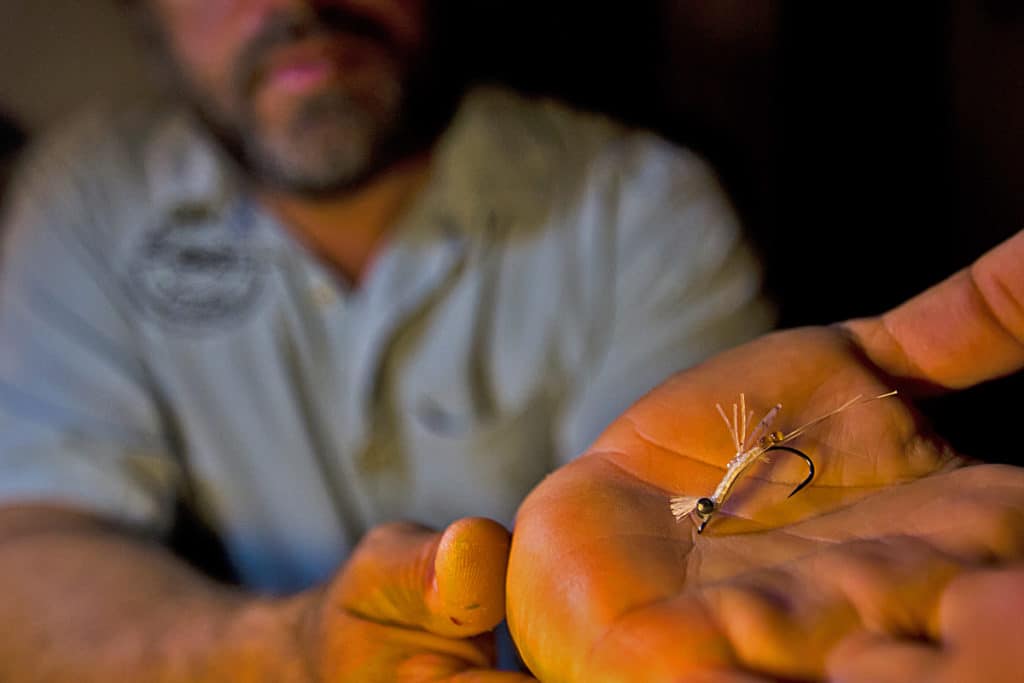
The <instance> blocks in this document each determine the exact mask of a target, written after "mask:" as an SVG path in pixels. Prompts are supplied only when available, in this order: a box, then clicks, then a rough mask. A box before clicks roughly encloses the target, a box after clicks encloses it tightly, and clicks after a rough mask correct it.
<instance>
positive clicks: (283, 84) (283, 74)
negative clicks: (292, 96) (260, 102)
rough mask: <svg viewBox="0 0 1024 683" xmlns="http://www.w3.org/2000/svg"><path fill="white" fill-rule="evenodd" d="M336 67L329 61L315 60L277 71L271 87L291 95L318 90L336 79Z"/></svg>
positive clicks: (270, 80)
mask: <svg viewBox="0 0 1024 683" xmlns="http://www.w3.org/2000/svg"><path fill="white" fill-rule="evenodd" d="M335 71H336V70H335V66H334V64H333V63H332V62H330V61H329V60H315V61H310V62H303V63H301V64H292V65H289V66H283V67H280V68H278V69H275V70H274V71H273V73H271V75H270V78H269V79H268V80H269V83H270V85H272V86H273V87H275V88H278V89H280V90H284V91H286V92H290V93H301V92H305V91H308V90H311V89H313V88H317V87H319V86H321V85H323V84H324V83H327V82H328V81H330V80H331V79H333V78H334V75H335Z"/></svg>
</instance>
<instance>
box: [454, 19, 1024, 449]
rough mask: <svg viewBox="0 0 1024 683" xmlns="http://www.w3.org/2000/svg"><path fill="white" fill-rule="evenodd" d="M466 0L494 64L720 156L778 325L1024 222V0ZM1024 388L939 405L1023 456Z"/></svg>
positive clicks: (990, 242)
mask: <svg viewBox="0 0 1024 683" xmlns="http://www.w3.org/2000/svg"><path fill="white" fill-rule="evenodd" d="M485 4H486V6H481V5H485ZM455 5H457V6H458V11H457V12H456V14H457V15H459V16H460V17H461V22H460V24H459V29H460V30H464V31H465V32H466V33H467V34H472V35H473V36H475V42H474V40H473V39H468V45H469V48H470V52H473V53H474V54H477V55H478V59H477V60H476V61H475V62H474V64H475V67H474V68H475V70H476V71H477V73H478V74H479V75H481V76H485V77H492V78H493V77H497V78H499V79H501V80H504V81H506V82H509V83H513V84H515V85H517V86H519V87H521V88H523V89H527V90H531V91H535V92H540V93H549V94H555V95H557V96H559V97H563V98H567V99H569V100H570V101H573V102H575V103H577V104H579V105H581V106H584V107H588V108H593V109H598V110H602V111H607V112H611V113H613V114H615V115H616V116H619V117H620V118H623V119H626V120H628V121H631V122H634V123H638V124H640V125H645V126H650V127H652V128H654V129H656V130H658V131H660V132H661V133H663V134H665V135H667V136H668V137H670V138H672V139H673V140H676V141H678V142H680V143H682V144H685V145H688V146H690V147H692V148H695V149H696V150H697V151H699V152H700V153H702V154H703V155H704V156H705V157H707V158H708V159H709V160H710V161H711V162H712V165H713V166H715V168H716V169H718V171H719V173H720V174H721V177H722V179H723V182H724V183H725V185H726V187H727V189H728V190H729V192H730V194H731V195H732V197H733V198H734V200H735V201H736V203H737V205H738V206H739V208H740V211H741V214H742V216H743V218H744V221H745V223H746V225H747V226H748V228H749V229H750V231H751V234H752V237H753V238H754V240H755V242H756V243H757V245H758V247H759V248H760V250H761V253H762V255H763V257H764V261H765V267H766V274H767V281H768V287H769V291H770V293H771V294H772V296H773V297H774V299H775V301H776V303H777V305H778V307H779V313H780V323H781V325H782V326H785V327H791V326H797V325H806V324H820V323H830V322H835V321H838V320H843V319H846V318H851V317H855V316H862V315H872V314H876V313H880V312H882V311H883V310H885V309H887V308H889V307H891V306H894V305H896V304H898V303H900V302H901V301H904V300H905V299H907V298H909V297H910V296H913V295H914V294H916V293H918V292H920V291H922V290H923V289H925V288H927V287H928V286H930V285H932V284H935V283H937V282H938V281H940V280H942V279H943V278H945V277H947V276H949V275H951V274H952V273H953V272H954V271H956V270H958V269H960V268H963V267H964V266H966V265H968V264H969V263H971V261H973V260H974V259H975V258H977V257H978V256H979V255H981V254H982V253H984V252H985V251H986V250H988V249H989V248H991V247H992V246H995V245H996V244H998V243H999V242H1001V241H1003V240H1004V239H1006V238H1007V237H1009V236H1011V235H1012V234H1014V233H1015V232H1016V231H1017V230H1019V229H1020V228H1022V227H1024V2H1020V1H1019V0H986V1H983V0H932V1H928V2H923V1H908V2H901V3H893V2H856V3H854V2H828V3H823V2H812V1H810V0H802V1H798V0H715V1H714V2H708V1H705V0H646V1H644V0H639V1H635V2H632V3H629V4H628V6H627V5H623V4H619V3H610V4H609V5H607V6H605V5H599V4H598V3H593V2H583V1H579V2H571V1H565V2H560V3H551V2H544V1H542V0H517V1H515V2H511V1H509V2H490V3H473V2H470V1H468V0H466V1H465V2H458V3H455ZM626 7H628V9H627V8H626ZM481 27H490V28H489V29H486V30H485V29H481ZM481 55H482V57H479V56H481ZM949 332H950V334H956V333H957V331H956V330H955V329H950V331H949ZM1022 395H1024V378H1019V377H1014V378H1010V379H1006V380H1001V381H998V382H993V383H990V384H988V385H985V386H983V387H979V388H976V389H972V390H970V391H966V392H962V393H960V394H958V395H955V396H949V397H943V398H939V399H930V400H928V401H925V402H924V403H923V407H924V410H925V412H926V414H927V415H928V416H929V417H931V418H932V419H933V420H934V421H936V422H937V423H939V424H940V425H941V432H942V433H943V434H944V435H945V436H947V437H948V438H950V439H951V440H952V441H953V442H954V445H956V446H958V447H959V448H960V449H961V450H963V451H964V452H966V453H968V454H970V455H974V456H976V457H979V458H981V459H985V460H989V461H1000V462H1011V463H1017V464H1024V458H1022V457H1021V456H1020V455H1018V453H1017V449H1016V448H1014V447H1013V437H1012V436H1011V435H1009V434H1008V430H1005V429H999V426H1000V425H1013V424H1014V423H1015V419H1016V414H1017V408H1018V405H1017V403H1016V398H1017V397H1018V396H1022Z"/></svg>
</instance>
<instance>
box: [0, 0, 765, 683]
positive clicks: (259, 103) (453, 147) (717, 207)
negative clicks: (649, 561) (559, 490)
mask: <svg viewBox="0 0 1024 683" xmlns="http://www.w3.org/2000/svg"><path fill="white" fill-rule="evenodd" d="M137 9H138V10H139V11H141V12H143V13H144V17H145V19H146V21H148V22H149V25H150V26H151V27H152V28H153V29H154V31H153V34H154V37H155V38H154V39H155V40H156V41H158V42H159V43H162V44H163V46H164V50H165V52H166V54H167V55H168V56H169V57H170V61H171V62H172V63H173V64H174V66H175V70H176V73H177V76H178V80H179V82H180V84H181V86H182V89H183V91H184V92H185V93H187V94H188V99H189V101H190V103H191V104H192V107H191V111H190V112H188V113H187V114H186V113H183V112H181V111H178V110H174V111H168V110H166V109H163V108H159V109H156V110H150V109H145V110H139V111H131V112H104V113H101V114H97V115H94V116H92V117H91V118H86V119H84V120H82V121H80V122H79V123H78V124H77V125H76V126H75V127H73V128H72V129H71V130H70V131H68V132H66V133H64V134H63V135H62V136H59V137H58V138H57V139H56V140H54V141H53V142H51V143H50V144H49V145H48V146H45V147H44V148H43V150H42V151H40V152H38V153H37V154H36V155H35V157H34V159H33V160H32V161H31V162H30V163H29V165H28V166H27V168H26V169H25V171H24V172H23V174H22V176H21V179H20V183H19V184H18V185H17V187H16V190H15V193H14V195H13V199H14V206H13V211H12V216H11V220H10V224H9V230H10V236H9V240H8V241H7V243H6V244H5V251H4V261H3V264H2V266H0V273H2V280H0V292H2V293H3V298H2V302H0V497H2V500H3V501H4V504H5V507H4V509H3V510H2V512H0V580H2V583H3V585H4V586H5V590H6V591H7V594H8V596H10V597H9V599H8V598H5V600H3V601H0V628H2V629H3V631H4V633H5V636H4V638H2V639H0V678H3V679H5V680H8V679H11V680H31V681H52V680H60V681H64V680H76V681H93V680H99V681H108V680H111V679H112V678H114V677H115V676H117V677H121V678H124V679H127V680H132V681H146V680H161V681H177V680H187V681H207V680H232V681H249V680H252V681H277V680H283V681H291V680H295V681H310V680H311V681H320V680H395V679H397V678H408V679H413V680H419V679H421V678H422V679H429V680H434V679H442V678H445V677H447V676H452V677H454V676H456V675H458V674H459V672H468V671H478V672H479V670H480V669H482V668H486V666H487V665H488V663H489V661H490V655H489V653H488V650H487V647H486V644H485V643H484V642H483V641H481V640H479V639H467V637H469V636H473V635H475V634H479V633H482V632H485V631H487V630H489V629H491V628H492V627H493V626H494V625H495V624H496V623H497V622H498V621H500V619H501V618H502V612H503V607H504V580H503V577H504V567H505V558H506V553H507V544H508V538H507V534H506V532H505V531H503V530H502V529H501V528H500V527H499V526H498V525H496V524H494V523H493V522H488V521H486V520H481V519H476V518H473V519H464V518H465V517H466V516H467V515H474V516H475V515H484V516H487V517H491V518H494V519H497V520H500V521H502V522H504V523H506V524H508V523H510V522H511V518H512V515H513V513H514V511H515V509H516V506H517V505H518V502H519V500H520V499H521V497H522V496H523V495H525V494H526V493H527V492H528V491H529V490H530V488H531V487H532V486H533V485H534V484H535V483H536V482H537V481H539V480H540V479H541V478H542V477H543V476H544V475H545V474H546V473H547V472H548V471H549V470H551V469H553V468H554V467H556V466H557V465H558V464H560V463H562V462H564V461H566V460H568V459H570V458H572V457H573V456H574V455H575V454H576V453H578V452H580V451H581V450H582V449H583V448H584V447H585V446H586V444H587V443H588V442H589V441H590V440H591V439H592V438H593V437H594V436H596V434H597V433H598V432H599V431H600V430H601V429H602V428H603V426H604V425H605V424H606V423H607V422H608V421H609V420H610V419H611V418H613V417H614V416H615V415H617V414H618V413H619V412H621V410H623V409H624V408H625V407H626V406H627V405H628V404H629V403H630V402H631V401H632V400H634V399H635V398H636V397H637V396H639V395H640V394H642V393H643V392H644V391H645V390H646V389H648V388H649V387H650V386H653V385H654V384H655V383H656V382H657V381H659V380H660V379H662V378H664V377H665V376H667V375H669V374H670V373H671V372H673V371H675V370H677V369H679V368H681V367H684V366H687V365H690V364H692V363H693V362H695V361H696V360H698V359H700V358H702V357H704V356H705V355H707V354H708V353H710V352H711V351H712V350H715V349H718V348H722V347H725V346H729V345H732V344H734V343H736V342H738V341H740V340H742V339H743V338H745V337H749V336H751V335H753V334H755V333H756V332H758V331H761V330H763V329H764V327H765V325H766V320H767V316H766V312H765V307H764V306H763V304H762V302H761V301H760V300H759V299H758V297H757V273H756V268H755V266H754V263H753V261H752V258H751V256H750V254H749V253H748V252H747V250H746V249H745V247H744V245H743V244H742V241H741V238H740V234H739V229H738V227H737V225H736V222H735V220H734V217H733V215H732V213H731V211H730V210H729V208H728V205H727V203H726V201H725V199H724V197H723V196H722V194H721V191H720V189H719V188H718V186H717V184H716V183H715V181H714V179H713V177H712V176H711V174H710V173H709V172H708V171H707V169H706V168H705V167H704V166H703V165H702V164H701V163H700V162H699V161H698V160H696V159H694V158H693V157H692V156H690V155H688V154H686V153H682V152H679V151H677V150H674V149H671V148H670V147H668V146H667V145H665V144H664V143H663V142H661V141H659V140H657V139H655V138H653V137H651V136H647V135H642V134H634V133H630V132H628V131H624V130H622V129H620V128H617V127H616V126H614V125H612V124H610V123H608V122H606V121H604V120H601V119H598V118H596V117H592V116H584V115H580V114H576V113H572V112H569V111H567V110H565V109H563V108H561V107H558V106H557V105H554V104H551V103H535V102H529V101H526V100H524V99H521V98H519V97H516V96H514V95H511V94H509V93H505V92H501V91H496V90H481V91H477V92H474V93H470V94H469V95H468V96H467V97H466V99H465V101H464V102H463V103H462V104H461V105H460V106H459V107H458V111H457V113H456V114H455V115H454V117H453V116H451V112H452V110H453V109H455V98H453V97H449V95H448V94H447V90H446V88H444V87H443V86H442V85H440V84H439V82H438V81H435V80H434V73H433V71H434V70H433V69H432V68H431V67H432V64H433V61H432V55H433V54H434V51H433V50H434V48H435V47H436V45H433V44H432V39H433V36H435V35H436V34H435V33H433V32H432V31H431V30H430V21H429V15H430V13H431V11H432V9H433V6H432V5H430V4H428V3H427V2H425V0H334V1H333V2H328V1H324V2H312V1H306V2H300V1H296V0H276V1H275V0H224V1H218V2H209V1H208V0H150V1H149V2H145V3H143V4H141V5H140V6H138V7H137ZM198 122H201V124H200V123H198ZM214 141H216V142H214ZM176 500H183V501H184V503H185V505H186V507H188V508H189V509H190V510H191V511H192V512H193V513H194V514H196V515H197V516H199V517H200V518H201V519H202V520H203V521H204V522H206V523H207V524H209V525H210V526H211V527H213V528H214V530H215V531H216V532H217V533H218V534H219V535H220V537H221V538H222V539H223V541H224V543H225V545H226V547H227V550H228V553H229V555H230V558H231V561H232V564H233V566H234V568H235V569H236V570H237V572H238V573H239V574H240V576H241V578H242V580H243V583H244V584H245V586H246V587H247V589H248V590H249V591H250V592H237V591H229V590H227V589H225V588H223V587H221V586H218V585H215V584H212V583H210V582H208V581H206V580H204V579H203V578H201V577H200V576H199V575H198V574H196V573H194V572H193V571H192V570H190V569H188V568H186V567H185V566H184V565H183V564H181V563H180V562H179V561H178V560H176V559H175V558H174V557H172V556H171V555H169V554H168V553H167V552H166V551H164V550H163V549H162V548H161V547H160V546H159V545H156V544H154V543H153V541H152V539H156V538H159V537H160V535H161V534H162V533H164V532H165V531H166V529H167V528H168V527H169V526H170V525H171V524H172V522H173V520H172V514H171V511H172V509H173V507H174V504H175V501H176ZM397 519H411V520H415V521H416V522H420V523H425V524H430V525H432V526H435V527H440V526H447V529H446V531H445V532H444V533H440V534H435V533H433V532H429V531H427V530H425V529H423V528H421V527H416V526H412V525H409V524H397V525H389V526H383V527H381V526H378V525H381V524H382V523H385V522H390V521H392V520H397ZM370 529H376V530H375V531H373V532H371V533H369V534H368V535H367V536H366V538H365V539H364V540H363V541H362V543H360V544H359V545H358V547H355V546H356V544H357V542H358V541H359V539H360V538H362V537H363V536H364V534H366V532H368V531H369V530H370ZM346 558H349V559H348V562H347V563H345V564H344V565H343V564H342V563H343V562H344V561H345V560H346ZM339 567H341V569H340V570H339ZM269 594H279V595H283V596H285V597H280V598H273V599H271V598H269V597H266V596H267V595H269ZM481 675H486V674H483V673H482V672H481ZM493 675H494V676H495V677H498V676H504V675H503V674H493Z"/></svg>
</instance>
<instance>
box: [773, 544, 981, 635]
mask: <svg viewBox="0 0 1024 683" xmlns="http://www.w3.org/2000/svg"><path fill="white" fill-rule="evenodd" d="M793 570H794V571H796V572H797V573H798V574H799V575H801V576H802V577H803V581H802V582H801V583H803V584H804V585H806V586H812V585H816V587H817V589H818V591H821V590H822V589H824V588H826V587H827V588H828V589H829V590H831V591H834V595H836V596H837V597H838V598H839V599H840V600H841V601H845V602H846V603H848V604H849V605H851V606H852V607H853V609H854V610H856V614H857V622H858V623H859V624H862V625H863V626H864V627H866V628H867V629H869V630H871V631H874V632H880V633H886V634H889V635H913V636H924V635H927V636H930V637H937V636H938V633H939V625H938V613H939V609H938V606H939V600H940V596H941V595H942V593H943V590H944V589H945V587H946V586H947V585H948V584H949V582H950V581H953V580H954V579H955V577H956V576H958V575H959V574H960V573H961V572H962V571H963V565H962V564H961V563H960V562H958V561H956V560H955V559H953V558H951V557H949V556H947V555H945V554H943V553H941V552H939V551H938V550H936V549H935V548H933V547H932V546H930V545H929V544H927V543H925V542H923V541H921V540H919V539H917V538H913V537H909V536H897V537H890V538H882V539H876V540H871V541H851V542H847V543H843V544H840V545H837V546H835V547H832V548H829V549H827V550H825V551H823V552H820V553H817V554H815V555H811V556H808V557H806V558H804V559H803V560H800V561H799V562H798V563H796V564H795V565H794V568H793ZM803 592H806V589H805V590H803V591H802V593H803ZM794 599H795V598H794Z"/></svg>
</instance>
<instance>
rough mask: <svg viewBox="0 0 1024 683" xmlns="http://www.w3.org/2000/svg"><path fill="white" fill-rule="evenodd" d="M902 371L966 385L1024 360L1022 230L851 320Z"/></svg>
mask: <svg viewBox="0 0 1024 683" xmlns="http://www.w3.org/2000/svg"><path fill="white" fill-rule="evenodd" d="M846 327H847V329H849V330H850V331H852V332H853V334H854V336H855V337H856V338H857V339H858V341H859V342H860V344H861V345H862V347H863V348H864V350H865V351H866V352H867V354H868V356H869V357H870V358H871V360H872V361H873V362H874V363H876V364H877V365H878V366H879V367H881V368H882V369H883V370H885V371H886V372H888V373H891V374H893V375H896V376H898V377H904V378H909V379H916V380H922V381H926V382H929V383H933V384H937V385H939V386H941V387H946V388H950V389H953V388H962V387H967V386H970V385H972V384H977V383H978V382H982V381H984V380H987V379H993V378H995V377H1000V376H1002V375H1006V374H1009V373H1011V372H1014V371H1016V370H1018V369H1020V368H1021V367H1022V366H1024V232H1022V233H1018V234H1017V235H1016V236H1014V237H1013V238H1011V239H1009V240H1007V241H1006V242H1004V243H1002V244H1000V245H999V246H997V247H996V248H994V249H993V250H991V251H990V252H988V253H987V254H985V255H984V256H982V257H981V258H980V259H978V261H976V262H975V263H974V264H973V265H972V266H971V267H970V268H967V269H965V270H962V271H960V272H959V273H957V274H955V275H954V276H953V277H951V278H949V279H948V280H946V281H945V282H942V283H940V284H938V285H936V286H934V287H932V288H931V289H929V290H927V291H925V292H924V293H922V294H920V295H918V296H916V297H914V298H913V299H911V300H910V301H907V302H906V303H904V304H903V305H901V306H898V307H897V308H895V309H893V310H891V311H889V312H888V313H886V314H884V315H883V316H881V317H878V318H867V319H863V320H855V321H850V322H848V323H846Z"/></svg>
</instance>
